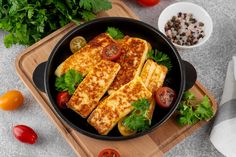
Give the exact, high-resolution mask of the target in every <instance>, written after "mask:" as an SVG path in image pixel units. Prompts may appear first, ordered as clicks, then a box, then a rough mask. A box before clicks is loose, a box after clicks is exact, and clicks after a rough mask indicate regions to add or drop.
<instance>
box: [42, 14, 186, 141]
mask: <svg viewBox="0 0 236 157" xmlns="http://www.w3.org/2000/svg"><path fill="white" fill-rule="evenodd" d="M111 20H112V21H114V20H118V21H122V22H131V23H135V24H138V25H141V26H142V27H144V28H145V29H149V30H151V31H153V32H155V34H157V35H159V36H160V37H161V38H163V40H164V41H165V42H166V43H167V44H168V45H169V46H170V48H171V49H172V50H173V52H174V54H175V56H176V58H177V62H178V64H179V67H180V77H181V82H180V89H179V91H180V92H179V94H178V96H177V98H176V100H175V103H174V104H173V107H172V108H171V109H170V111H169V112H168V114H166V115H165V116H164V117H163V118H162V120H161V121H159V122H158V123H156V124H155V125H153V126H152V127H151V128H149V129H148V130H146V131H142V132H139V133H136V134H134V135H130V136H119V137H114V136H106V135H99V134H94V133H91V132H88V131H85V130H83V129H81V128H79V127H78V126H76V125H74V124H73V123H72V122H70V121H69V120H68V119H67V118H66V117H65V116H64V115H63V114H62V113H61V111H60V109H59V108H58V107H57V105H56V104H55V103H54V100H53V98H52V95H51V94H50V89H49V76H48V75H49V70H50V67H51V62H52V60H53V58H54V56H55V54H56V52H57V51H58V49H59V47H60V46H61V45H62V44H63V43H64V42H65V40H67V38H68V37H70V36H71V35H72V34H74V33H75V32H77V31H78V30H80V29H83V28H84V27H88V26H89V25H93V24H97V23H100V22H108V21H111ZM44 83H45V89H46V93H47V95H48V97H49V101H50V103H51V104H52V106H53V109H54V111H55V112H56V114H57V115H58V117H60V119H62V120H63V121H64V122H66V123H67V124H68V125H69V126H71V127H72V128H73V129H75V130H76V131H78V132H80V133H82V134H84V135H87V136H89V137H92V138H96V139H101V140H112V141H120V140H128V139H133V138H137V137H141V136H143V135H146V134H148V133H150V132H152V131H154V130H155V129H157V128H158V127H160V126H161V125H162V124H163V123H164V122H165V121H167V120H168V119H169V118H170V116H171V115H172V114H173V113H174V111H175V110H176V109H177V107H178V104H179V102H180V100H181V98H182V95H183V92H184V89H185V68H184V66H183V64H182V59H181V57H180V55H179V53H178V51H177V49H176V48H175V46H174V45H173V44H172V43H171V42H170V41H169V40H168V39H167V37H166V36H165V35H164V34H163V33H161V32H160V31H159V30H157V29H156V28H154V27H152V26H150V25H148V24H146V23H144V22H142V21H139V20H135V19H131V18H126V17H102V18H97V19H95V20H92V21H89V22H85V23H83V24H81V25H79V26H77V27H75V28H74V29H72V30H71V31H70V32H68V33H67V34H66V35H64V36H63V37H62V38H61V39H60V40H59V41H58V42H57V44H56V45H55V46H54V48H53V50H52V52H51V54H50V56H49V58H48V61H47V63H46V68H45V74H44Z"/></svg>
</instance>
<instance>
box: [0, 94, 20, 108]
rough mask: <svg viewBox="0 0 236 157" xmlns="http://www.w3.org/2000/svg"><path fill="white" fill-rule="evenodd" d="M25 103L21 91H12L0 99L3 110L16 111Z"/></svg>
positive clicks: (0, 106)
mask: <svg viewBox="0 0 236 157" xmlns="http://www.w3.org/2000/svg"><path fill="white" fill-rule="evenodd" d="M23 102H24V96H23V95H22V94H21V92H20V91H17V90H10V91H8V92H6V93H5V94H3V95H2V96H1V97H0V108H1V109H3V110H7V111H10V110H15V109H17V108H18V107H20V106H21V105H22V104H23Z"/></svg>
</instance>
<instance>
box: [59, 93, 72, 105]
mask: <svg viewBox="0 0 236 157" xmlns="http://www.w3.org/2000/svg"><path fill="white" fill-rule="evenodd" d="M69 100H70V94H69V93H68V92H67V91H65V92H59V93H58V94H57V105H58V106H59V107H60V108H66V103H67V102H68V101H69Z"/></svg>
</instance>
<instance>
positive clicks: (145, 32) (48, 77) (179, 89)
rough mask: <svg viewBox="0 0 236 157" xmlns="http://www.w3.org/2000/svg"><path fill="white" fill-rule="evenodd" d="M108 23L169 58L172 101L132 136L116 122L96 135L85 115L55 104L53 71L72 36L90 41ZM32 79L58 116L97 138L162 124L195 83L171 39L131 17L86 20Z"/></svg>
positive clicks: (67, 52) (111, 137)
mask: <svg viewBox="0 0 236 157" xmlns="http://www.w3.org/2000/svg"><path fill="white" fill-rule="evenodd" d="M107 27H116V28H119V29H120V30H121V31H122V32H123V33H124V34H126V35H129V36H131V37H139V38H142V39H145V40H147V41H148V42H150V43H151V45H152V47H153V48H156V49H158V50H159V51H161V52H164V53H166V54H167V55H168V56H169V57H170V58H171V62H172V65H173V68H172V70H171V71H170V72H169V73H168V75H167V77H166V80H165V83H164V84H165V85H167V86H169V87H171V88H172V89H174V90H175V91H176V93H177V98H176V100H175V102H174V103H173V104H172V107H171V108H169V109H162V108H159V107H158V106H156V109H155V111H154V114H153V118H152V124H151V127H150V129H148V130H146V131H143V132H139V133H136V134H134V135H131V136H122V135H121V134H120V133H119V131H118V129H117V126H116V127H115V128H113V130H112V131H111V132H110V133H109V134H108V135H106V136H103V135H99V134H98V133H97V131H96V130H95V129H94V128H93V127H92V126H90V125H89V124H88V123H87V121H86V119H84V118H82V117H80V116H79V115H78V114H77V113H75V112H74V111H72V110H71V109H59V108H58V106H57V104H56V94H57V91H56V90H55V87H54V83H55V75H54V71H55V70H56V68H57V66H58V65H59V64H60V63H61V62H63V61H64V60H65V59H66V58H67V57H69V56H70V55H71V54H72V53H71V52H70V49H69V43H70V41H71V39H72V38H74V37H75V36H78V35H79V36H83V37H85V39H86V40H87V41H90V40H91V39H93V38H94V37H95V36H97V35H99V34H100V33H103V32H105V31H106V29H107ZM45 65H46V67H45ZM42 73H44V81H42ZM186 74H187V78H186ZM40 76H41V77H40ZM33 80H34V82H35V84H36V85H37V87H38V88H39V89H41V90H42V91H45V90H46V92H47V95H48V97H49V100H50V102H51V104H52V106H53V108H54V109H55V112H56V113H57V114H58V116H59V117H60V118H61V119H63V120H64V121H65V122H66V123H67V124H68V125H69V126H71V127H72V128H74V129H75V130H77V131H79V132H80V133H83V134H85V135H87V136H90V137H93V138H97V139H103V140H126V139H131V138H135V137H139V136H142V135H145V134H147V133H149V132H150V131H152V130H154V129H156V128H158V127H159V126H160V125H161V124H163V123H164V122H165V121H166V120H167V119H168V118H169V117H170V116H171V115H172V114H173V112H174V111H175V110H176V108H177V106H178V104H179V102H180V100H181V97H182V95H183V92H184V91H185V90H186V89H189V88H191V87H192V86H193V84H194V83H195V81H196V71H195V69H194V67H193V66H192V65H191V64H190V63H188V62H186V61H183V60H182V59H181V58H180V56H179V54H178V52H177V50H176V48H175V47H174V46H173V45H172V43H171V42H170V41H169V40H168V39H167V38H166V37H165V36H164V35H163V34H162V33H161V32H159V31H158V30H156V29H155V28H153V27H151V26H149V25H148V24H145V23H143V22H141V21H137V20H134V19H129V18H121V17H107V18H99V19H96V20H93V21H90V22H87V23H85V24H83V25H80V26H78V27H76V28H75V29H73V30H72V31H70V32H69V33H68V34H66V35H65V36H64V37H63V38H62V39H61V40H60V41H59V42H58V43H57V45H56V46H55V47H54V49H53V51H52V53H51V55H50V57H49V59H48V61H47V63H42V64H40V65H39V66H38V67H37V68H36V69H35V72H34V75H33Z"/></svg>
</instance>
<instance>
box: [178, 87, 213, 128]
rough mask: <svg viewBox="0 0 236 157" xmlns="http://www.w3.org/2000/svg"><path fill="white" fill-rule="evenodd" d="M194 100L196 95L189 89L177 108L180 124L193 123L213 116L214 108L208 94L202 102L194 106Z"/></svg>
mask: <svg viewBox="0 0 236 157" xmlns="http://www.w3.org/2000/svg"><path fill="white" fill-rule="evenodd" d="M194 100H195V96H194V94H193V93H191V92H189V91H187V92H185V93H184V95H183V98H182V100H181V102H180V105H179V107H178V109H177V111H178V118H177V122H178V123H179V124H180V125H193V124H195V123H196V122H198V121H200V120H207V119H210V118H212V117H213V115H214V113H213V109H212V106H211V104H210V101H209V98H208V97H207V96H204V97H203V99H202V101H201V102H200V103H198V104H197V105H195V106H192V105H191V102H192V101H194Z"/></svg>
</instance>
